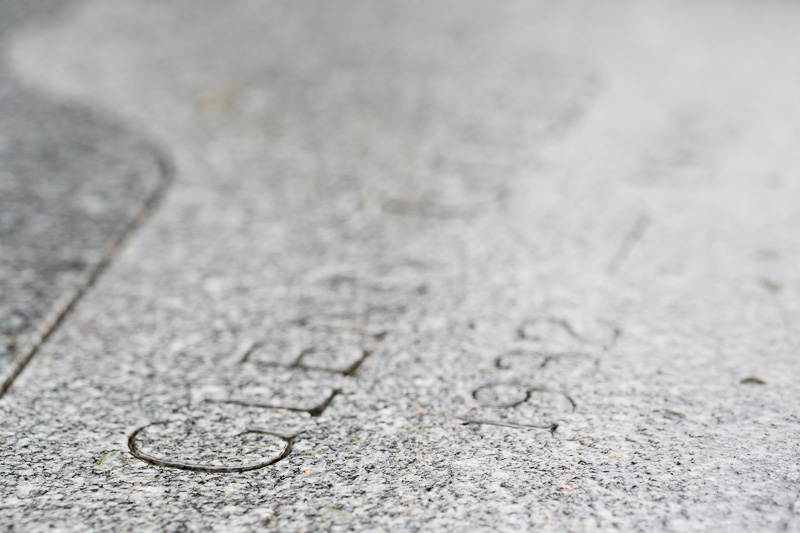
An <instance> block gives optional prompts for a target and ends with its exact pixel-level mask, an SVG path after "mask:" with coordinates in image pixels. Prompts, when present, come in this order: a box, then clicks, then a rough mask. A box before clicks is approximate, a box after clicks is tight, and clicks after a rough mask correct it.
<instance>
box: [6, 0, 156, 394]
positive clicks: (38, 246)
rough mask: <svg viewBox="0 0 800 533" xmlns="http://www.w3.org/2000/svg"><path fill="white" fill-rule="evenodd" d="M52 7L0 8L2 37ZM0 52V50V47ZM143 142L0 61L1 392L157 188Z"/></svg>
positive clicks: (21, 4) (25, 4) (38, 4)
mask: <svg viewBox="0 0 800 533" xmlns="http://www.w3.org/2000/svg"><path fill="white" fill-rule="evenodd" d="M54 4H55V3H54V2H18V1H6V2H2V3H1V4H0V32H2V33H0V38H2V36H3V33H4V32H5V31H7V30H10V29H12V28H14V27H15V25H19V24H21V23H22V22H23V21H24V20H25V18H26V17H30V16H31V15H33V14H36V13H38V12H40V11H45V12H46V11H47V9H48V8H49V9H50V11H52V10H53V9H52V8H54V7H55V5H54ZM0 49H2V45H0ZM162 174H163V169H161V168H159V162H158V161H157V159H156V157H155V156H154V154H153V153H152V150H150V149H149V148H148V147H147V146H146V145H145V144H143V143H142V142H141V141H139V140H138V139H137V138H136V137H134V136H132V135H131V134H129V133H128V132H126V131H125V130H124V129H123V128H121V127H119V126H118V125H115V124H111V123H109V122H108V121H104V120H102V119H100V118H99V117H97V116H95V115H94V114H93V113H92V112H90V111H88V110H86V109H81V108H77V107H75V106H68V105H64V104H59V103H56V102H53V101H52V99H48V98H47V97H45V96H43V95H41V94H39V93H37V92H35V91H33V90H32V89H30V88H28V87H24V86H22V85H20V84H19V83H18V82H17V81H15V80H14V79H13V78H12V76H11V74H10V72H9V70H8V67H7V66H6V65H5V64H2V63H0V394H2V393H3V392H5V390H6V388H7V387H8V386H9V385H10V384H11V381H12V380H13V378H14V377H15V376H16V374H17V372H19V370H20V369H21V367H22V366H23V365H24V364H25V363H26V361H27V360H28V358H29V357H30V356H31V355H32V353H33V352H34V351H35V350H36V348H37V347H38V345H39V343H40V342H41V340H42V339H43V338H45V337H46V336H47V335H48V334H49V332H50V331H51V330H52V328H53V327H54V325H55V324H56V323H57V322H58V321H59V320H60V319H61V317H62V316H63V314H64V313H65V311H66V310H67V309H68V308H69V307H70V306H71V305H72V304H73V303H74V302H75V300H76V299H77V298H78V296H79V295H80V294H81V293H82V292H83V290H84V289H85V288H86V287H87V286H88V285H89V284H90V283H91V281H92V280H93V278H94V276H95V275H96V273H97V271H98V269H99V268H100V267H101V265H102V264H103V263H104V262H106V261H107V260H108V259H109V258H110V256H111V253H112V251H113V249H114V247H115V245H116V244H117V243H118V242H120V238H121V236H122V235H123V234H124V233H125V231H126V229H127V228H129V227H130V226H131V224H132V222H134V221H135V220H136V219H137V217H138V216H140V214H141V213H142V209H143V206H144V205H145V204H146V203H147V201H148V200H149V199H150V198H152V197H153V194H154V193H155V191H156V190H157V189H158V188H159V186H160V185H161V184H162V182H163V176H162Z"/></svg>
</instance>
